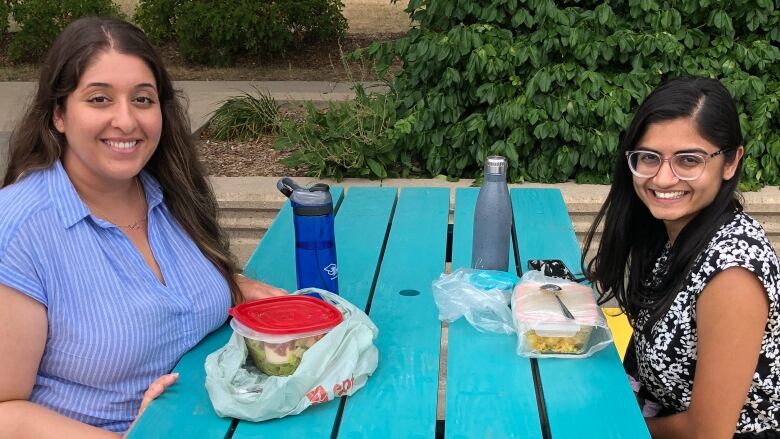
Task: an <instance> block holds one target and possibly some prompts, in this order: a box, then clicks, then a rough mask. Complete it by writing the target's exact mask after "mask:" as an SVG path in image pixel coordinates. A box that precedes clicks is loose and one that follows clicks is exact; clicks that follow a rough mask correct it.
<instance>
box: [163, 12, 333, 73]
mask: <svg viewBox="0 0 780 439" xmlns="http://www.w3.org/2000/svg"><path fill="white" fill-rule="evenodd" d="M342 7H343V5H342V3H341V1H340V0H277V1H274V2H264V1H249V2H248V1H245V0H222V1H219V2H214V1H212V0H181V1H180V2H178V4H177V5H176V7H175V11H174V15H175V24H174V28H175V31H176V40H177V42H178V44H179V49H180V51H181V54H182V56H183V57H184V58H185V59H186V60H188V61H194V62H198V63H204V64H210V65H229V64H232V63H234V62H235V60H236V58H237V57H238V56H239V55H244V54H245V55H254V56H257V55H261V54H278V53H282V52H284V51H285V50H286V49H287V48H289V47H291V46H292V45H293V44H295V43H301V42H304V41H306V40H307V39H316V40H327V39H334V38H338V37H341V36H342V35H343V34H344V31H345V30H346V20H345V19H344V17H343V16H342V15H341V8H342Z"/></svg>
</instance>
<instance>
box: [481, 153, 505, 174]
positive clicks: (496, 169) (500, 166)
mask: <svg viewBox="0 0 780 439" xmlns="http://www.w3.org/2000/svg"><path fill="white" fill-rule="evenodd" d="M506 168H507V163H506V158H504V157H502V156H500V155H491V156H488V158H487V160H485V174H494V175H506Z"/></svg>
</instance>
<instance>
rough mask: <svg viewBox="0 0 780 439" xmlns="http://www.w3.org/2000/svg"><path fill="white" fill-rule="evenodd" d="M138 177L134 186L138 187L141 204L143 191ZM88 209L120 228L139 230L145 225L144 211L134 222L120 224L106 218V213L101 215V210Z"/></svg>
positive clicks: (142, 202)
mask: <svg viewBox="0 0 780 439" xmlns="http://www.w3.org/2000/svg"><path fill="white" fill-rule="evenodd" d="M138 180H139V178H138V177H136V179H135V187H136V188H137V189H138V199H139V200H141V205H143V204H144V195H143V192H141V183H139V182H138ZM90 210H93V211H94V212H95V213H96V214H98V216H100V217H101V218H103V219H105V220H106V221H108V222H110V223H111V224H113V225H115V226H117V227H119V228H121V229H128V230H140V229H143V228H145V227H146V214H145V213H144V217H143V218H141V219H139V220H137V221H136V222H134V223H132V224H128V225H122V224H117V223H115V222H113V221H111V220H109V219H108V217H107V216H106V215H103V212H100V211H98V210H97V209H95V208H94V207H90Z"/></svg>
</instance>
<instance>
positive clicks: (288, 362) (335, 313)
mask: <svg viewBox="0 0 780 439" xmlns="http://www.w3.org/2000/svg"><path fill="white" fill-rule="evenodd" d="M228 314H230V315H231V316H233V319H232V320H231V321H230V326H231V327H232V328H233V330H234V331H235V332H236V333H237V334H240V335H241V336H243V337H244V340H245V341H246V346H247V349H248V350H249V356H250V358H251V359H252V362H253V363H254V365H255V366H257V368H258V369H260V370H261V371H262V372H263V373H265V374H267V375H273V376H287V375H291V374H292V373H293V372H295V369H297V368H298V365H299V364H300V363H301V358H303V353H304V352H306V351H307V350H308V349H309V348H311V347H312V346H313V345H314V343H316V342H317V340H319V339H321V338H322V337H324V336H325V334H327V333H328V332H329V331H330V330H331V329H333V328H334V327H335V326H337V325H338V324H339V323H341V321H342V320H343V319H344V317H343V316H342V314H341V311H339V310H338V308H336V307H335V306H333V305H331V304H329V303H327V302H324V301H322V300H320V299H315V298H313V297H308V296H280V297H272V298H268V299H260V300H255V301H251V302H246V303H242V304H240V305H238V306H235V307H233V308H231V309H230V311H228Z"/></svg>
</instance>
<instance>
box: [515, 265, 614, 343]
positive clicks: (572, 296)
mask: <svg viewBox="0 0 780 439" xmlns="http://www.w3.org/2000/svg"><path fill="white" fill-rule="evenodd" d="M529 274H531V272H529ZM553 279H554V278H549V277H545V276H543V275H541V273H539V278H538V279H534V276H533V275H532V276H531V277H530V278H526V277H525V276H524V279H523V280H521V281H520V283H518V284H517V286H516V287H515V290H514V292H513V295H512V310H513V317H514V320H515V325H516V328H517V334H518V353H519V354H521V355H527V356H543V355H549V354H552V355H555V356H566V355H580V354H583V353H585V352H586V351H587V350H588V348H589V345H588V343H589V340H590V338H591V334H592V333H593V331H594V329H596V328H598V327H601V326H604V323H603V316H602V315H601V311H600V310H599V308H598V305H597V304H596V299H595V297H594V296H593V291H592V290H591V288H590V287H587V286H584V285H580V284H577V283H574V282H568V281H563V280H561V279H557V281H555V282H556V283H555V286H556V288H553V289H551V288H550V282H548V281H550V280H553ZM543 287H544V288H543ZM551 290H552V291H555V292H554V293H553V292H552V291H551ZM556 295H557V296H558V297H557V298H556ZM558 299H560V301H561V303H562V304H563V306H562V305H561V303H559V301H558ZM564 307H565V308H566V310H567V311H568V312H569V315H567V314H566V312H565V311H564V310H563V308H564Z"/></svg>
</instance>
